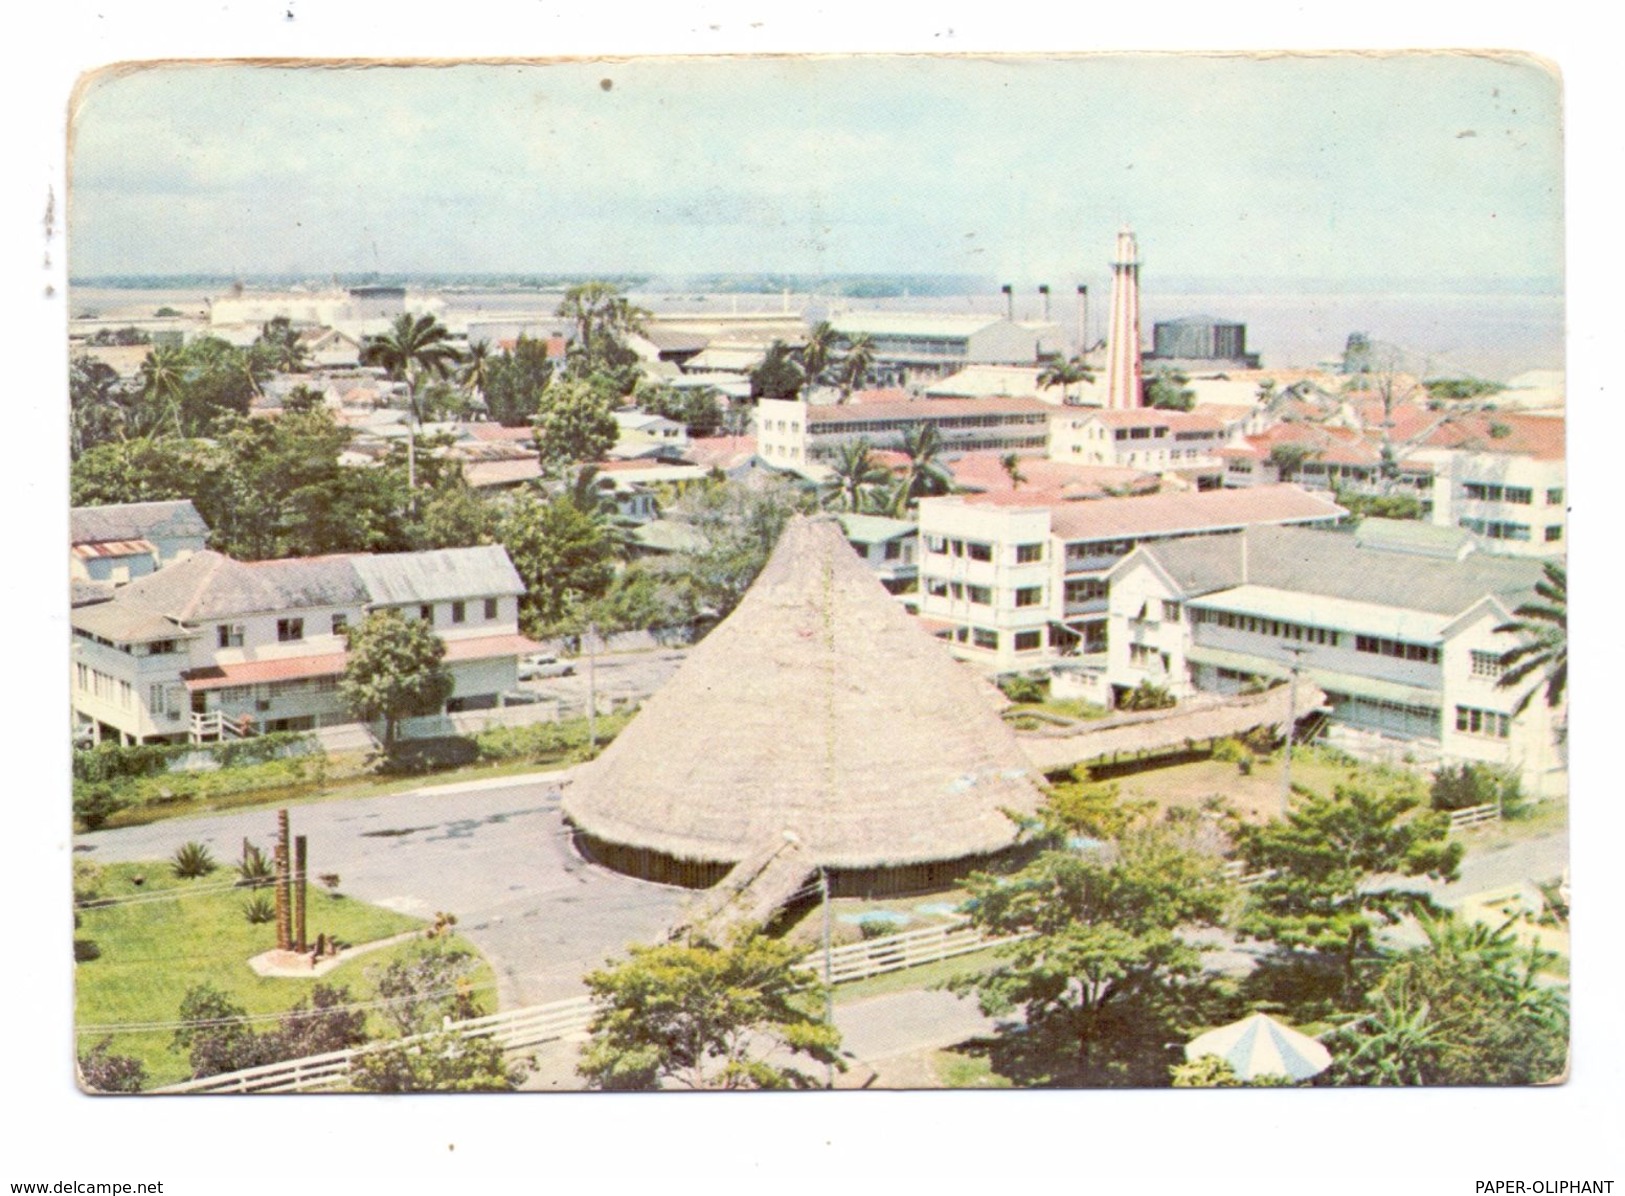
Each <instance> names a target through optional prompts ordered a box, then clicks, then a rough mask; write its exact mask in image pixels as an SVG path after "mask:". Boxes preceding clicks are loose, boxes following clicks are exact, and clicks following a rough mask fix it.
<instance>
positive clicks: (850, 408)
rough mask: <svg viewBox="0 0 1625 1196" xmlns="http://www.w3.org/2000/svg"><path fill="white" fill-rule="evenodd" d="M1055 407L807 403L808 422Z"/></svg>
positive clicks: (987, 402) (996, 402) (1029, 403)
mask: <svg viewBox="0 0 1625 1196" xmlns="http://www.w3.org/2000/svg"><path fill="white" fill-rule="evenodd" d="M1054 412H1055V408H1054V407H1053V406H1051V405H1050V404H1048V403H1043V402H1040V401H1039V400H1037V399H1007V398H993V399H914V400H909V401H908V402H901V403H860V404H852V403H840V404H836V405H834V406H828V407H808V408H807V422H808V423H809V424H842V423H855V422H857V421H860V420H877V419H897V420H909V419H917V420H921V421H922V422H924V421H929V420H932V419H943V418H946V417H948V416H954V415H1045V416H1047V415H1051V414H1053V413H1054Z"/></svg>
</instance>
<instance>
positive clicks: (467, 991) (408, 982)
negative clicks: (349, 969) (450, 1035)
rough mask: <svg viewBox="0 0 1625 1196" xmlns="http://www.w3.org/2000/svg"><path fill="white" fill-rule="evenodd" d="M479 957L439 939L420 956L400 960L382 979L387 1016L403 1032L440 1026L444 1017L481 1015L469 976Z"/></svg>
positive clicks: (381, 993)
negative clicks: (386, 1002)
mask: <svg viewBox="0 0 1625 1196" xmlns="http://www.w3.org/2000/svg"><path fill="white" fill-rule="evenodd" d="M478 966H479V961H478V959H476V958H475V956H473V955H472V954H471V953H469V952H468V951H465V950H463V949H462V948H461V947H449V946H447V945H446V944H445V943H444V941H443V940H435V941H433V942H431V943H430V944H429V945H428V946H427V947H425V948H424V949H423V950H422V951H421V952H419V953H417V954H416V955H413V956H410V957H407V958H404V959H397V960H395V961H394V962H393V963H391V964H390V965H389V967H387V968H386V969H385V970H384V974H383V975H382V976H380V977H379V979H378V995H379V997H381V998H383V999H384V1000H386V1001H388V1002H389V1004H388V1005H387V1006H385V1008H384V1013H385V1016H387V1017H388V1018H390V1019H391V1020H392V1021H393V1022H394V1023H395V1026H396V1028H397V1029H399V1030H400V1032H401V1033H402V1034H403V1035H409V1034H422V1033H425V1032H426V1031H429V1030H432V1029H435V1028H437V1027H438V1026H439V1025H440V1023H441V1020H442V1019H443V1018H448V1017H449V1018H451V1019H452V1020H453V1021H465V1020H467V1019H468V1018H471V1017H478V1016H479V1012H480V1011H479V1007H478V1005H477V1004H476V1003H475V1000H474V994H473V990H472V989H471V988H470V987H469V983H468V978H469V976H471V975H472V974H473V972H474V969H475V968H476V967H478Z"/></svg>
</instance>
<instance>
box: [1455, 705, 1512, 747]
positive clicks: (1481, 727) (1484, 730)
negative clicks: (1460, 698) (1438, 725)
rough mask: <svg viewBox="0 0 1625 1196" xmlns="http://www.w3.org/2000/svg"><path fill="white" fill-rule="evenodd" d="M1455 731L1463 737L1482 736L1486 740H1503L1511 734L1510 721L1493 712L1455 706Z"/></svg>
mask: <svg viewBox="0 0 1625 1196" xmlns="http://www.w3.org/2000/svg"><path fill="white" fill-rule="evenodd" d="M1456 730H1458V731H1460V732H1461V733H1462V734H1464V735H1482V736H1484V737H1485V738H1488V739H1505V738H1507V736H1508V735H1510V734H1511V733H1512V720H1511V719H1509V718H1508V717H1507V716H1506V715H1504V714H1500V713H1498V712H1497V711H1494V710H1478V709H1476V708H1474V707H1472V706H1457V707H1456Z"/></svg>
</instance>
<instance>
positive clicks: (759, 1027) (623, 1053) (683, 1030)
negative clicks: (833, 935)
mask: <svg viewBox="0 0 1625 1196" xmlns="http://www.w3.org/2000/svg"><path fill="white" fill-rule="evenodd" d="M801 956H802V951H801V950H800V949H798V948H796V947H793V946H791V945H790V944H788V943H784V942H780V941H778V940H775V939H769V938H765V937H763V936H761V935H755V934H746V935H742V936H740V937H738V938H736V939H735V940H734V941H732V942H731V943H729V944H728V945H727V946H724V947H717V946H712V945H710V944H707V943H686V944H681V943H668V944H664V945H662V946H656V947H643V946H634V947H632V948H631V951H630V953H629V955H628V957H627V958H626V959H625V960H622V961H620V962H618V963H614V964H611V965H610V966H609V967H606V968H602V969H600V970H598V971H595V972H590V973H588V975H587V976H586V984H587V988H588V990H589V991H590V992H591V993H592V997H593V1001H594V1003H595V1005H596V1011H595V1014H594V1017H593V1021H592V1026H591V1031H592V1036H593V1037H592V1042H591V1043H590V1044H589V1045H588V1046H587V1048H586V1049H585V1051H583V1053H582V1058H581V1062H580V1064H579V1065H578V1067H577V1070H578V1071H579V1072H580V1074H581V1075H582V1076H583V1077H585V1079H586V1080H587V1083H588V1085H589V1087H592V1088H601V1089H620V1090H625V1089H654V1088H660V1087H663V1086H665V1085H667V1084H670V1085H675V1086H680V1087H684V1088H690V1089H741V1088H812V1087H816V1086H818V1081H817V1079H816V1078H815V1077H814V1076H809V1075H808V1074H807V1073H806V1072H803V1071H801V1070H798V1069H797V1068H796V1067H794V1066H792V1065H791V1064H790V1063H788V1062H785V1061H781V1059H782V1058H783V1057H784V1056H801V1057H803V1058H805V1059H806V1060H808V1061H809V1062H811V1063H814V1064H823V1065H825V1066H841V1067H843V1068H844V1065H843V1064H842V1063H841V1061H840V1058H839V1055H838V1050H839V1047H840V1033H839V1031H837V1030H836V1029H835V1027H834V1026H832V1025H829V1024H827V1023H825V1022H824V1021H823V1020H821V1019H820V1018H819V1017H818V1016H816V1015H815V1014H814V1013H812V1012H809V1011H811V1010H821V1009H822V1007H823V1003H822V998H823V989H822V986H821V985H820V984H819V983H818V981H817V979H816V977H815V976H814V974H813V973H812V972H811V971H808V970H806V969H805V968H804V967H803V966H802V960H801Z"/></svg>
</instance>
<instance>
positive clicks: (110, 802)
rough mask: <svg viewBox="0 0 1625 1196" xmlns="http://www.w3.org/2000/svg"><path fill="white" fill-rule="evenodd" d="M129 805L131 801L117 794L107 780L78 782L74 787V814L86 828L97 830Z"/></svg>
mask: <svg viewBox="0 0 1625 1196" xmlns="http://www.w3.org/2000/svg"><path fill="white" fill-rule="evenodd" d="M127 805H129V803H128V802H127V801H125V800H124V799H122V798H120V797H118V796H116V795H115V794H114V793H113V786H112V785H111V784H109V783H107V782H105V781H103V782H100V783H90V784H78V783H76V784H75V785H74V787H73V816H74V817H75V818H77V819H78V820H79V825H80V827H81V828H82V829H84V830H87V831H93V830H95V829H96V828H97V827H99V826H101V825H102V823H104V822H106V821H107V820H108V819H109V818H111V817H112V816H113V815H114V814H116V813H118V812H119V811H120V810H122V809H124V807H125V806H127Z"/></svg>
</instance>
